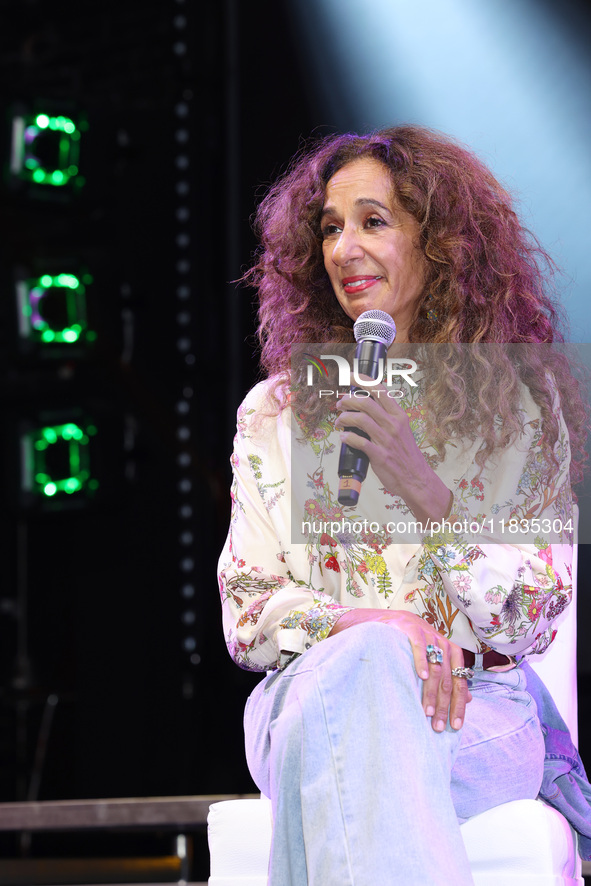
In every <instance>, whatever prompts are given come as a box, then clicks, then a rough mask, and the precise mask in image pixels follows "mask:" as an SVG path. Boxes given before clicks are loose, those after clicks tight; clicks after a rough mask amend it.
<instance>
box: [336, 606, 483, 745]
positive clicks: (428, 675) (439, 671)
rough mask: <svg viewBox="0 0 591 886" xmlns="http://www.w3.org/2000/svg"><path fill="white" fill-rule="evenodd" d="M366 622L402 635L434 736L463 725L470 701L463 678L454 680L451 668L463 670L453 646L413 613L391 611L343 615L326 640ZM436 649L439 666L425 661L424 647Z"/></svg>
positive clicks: (457, 649)
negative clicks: (439, 654)
mask: <svg viewBox="0 0 591 886" xmlns="http://www.w3.org/2000/svg"><path fill="white" fill-rule="evenodd" d="M367 621H377V622H382V623H383V624H389V625H391V626H392V627H394V628H397V629H398V630H399V631H402V632H403V633H404V634H406V636H407V637H408V639H409V642H410V645H411V648H412V653H413V657H414V665H415V670H416V672H417V674H418V676H419V677H420V678H421V680H423V681H424V685H423V697H422V704H423V710H424V711H425V714H426V716H427V717H431V725H432V727H433V729H434V730H435V732H443V730H444V729H445V725H446V723H447V722H448V720H449V723H450V725H451V727H452V729H461V727H462V726H463V724H464V716H465V712H466V705H467V704H468V702H469V701H471V700H472V696H471V694H470V691H469V689H468V682H467V680H466V679H464V678H463V677H453V676H452V673H451V671H452V668H461V667H463V666H464V653H463V651H462V648H461V647H460V646H458V645H457V644H456V643H452V642H451V641H450V640H448V639H446V638H445V637H443V636H442V635H441V634H439V633H438V632H437V631H436V630H435V628H433V627H432V626H431V625H430V624H428V623H427V622H426V621H424V619H422V618H420V617H419V616H418V615H414V614H413V613H412V612H404V611H403V610H395V609H394V610H391V609H353V610H351V611H349V612H345V613H344V615H342V616H341V617H340V618H339V620H338V621H337V623H336V624H335V626H334V627H333V629H332V631H331V632H330V634H329V636H331V637H332V636H334V635H335V634H338V633H340V632H341V631H345V630H347V629H348V628H352V627H354V626H355V625H356V624H360V623H361V622H367ZM428 645H432V646H438V647H439V648H440V649H441V650H442V652H443V662H442V663H441V664H431V663H430V662H429V661H428V660H427V646H428Z"/></svg>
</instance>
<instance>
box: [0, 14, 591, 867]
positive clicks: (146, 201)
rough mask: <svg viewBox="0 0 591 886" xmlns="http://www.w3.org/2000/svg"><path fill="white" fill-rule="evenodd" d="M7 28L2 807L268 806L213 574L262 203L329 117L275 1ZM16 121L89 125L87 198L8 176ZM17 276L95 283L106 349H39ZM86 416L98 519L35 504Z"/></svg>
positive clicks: (78, 507) (82, 508)
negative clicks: (169, 802)
mask: <svg viewBox="0 0 591 886" xmlns="http://www.w3.org/2000/svg"><path fill="white" fill-rule="evenodd" d="M263 13H265V14H264V15H263ZM0 16H1V19H2V28H1V29H0V108H1V111H2V115H1V117H0V126H1V130H0V161H1V162H2V166H3V178H2V184H1V189H2V195H1V200H0V321H1V322H0V404H1V421H2V436H1V440H0V469H1V471H2V480H3V483H2V488H3V490H4V494H3V496H2V501H1V503H0V515H1V517H0V518H1V520H2V532H1V536H0V544H1V546H2V547H1V562H2V584H1V587H0V801H10V800H24V799H41V800H44V799H69V798H92V797H118V796H119V797H124V796H130V797H133V796H160V795H173V794H206V793H234V792H241V791H244V792H248V791H254V790H256V788H255V786H254V785H253V783H252V782H251V780H250V777H249V775H248V772H247V770H246V765H245V761H244V753H243V744H242V725H241V724H242V708H243V704H244V699H245V697H246V695H247V694H248V692H249V691H250V689H251V688H252V687H253V686H254V685H255V683H256V682H257V680H258V679H259V678H258V676H257V675H253V674H248V673H245V672H242V671H240V670H239V669H238V668H237V667H236V666H235V665H234V664H233V663H232V662H231V661H230V659H229V657H228V655H227V652H226V649H225V645H224V641H223V636H222V632H221V624H220V613H219V597H218V591H217V580H216V575H215V571H216V562H217V556H218V553H219V550H220V549H221V547H222V545H223V541H224V538H225V533H226V527H227V521H228V516H229V496H228V488H229V483H230V472H229V462H228V459H229V455H230V450H231V440H232V436H233V433H234V420H235V412H236V408H237V406H238V404H239V402H240V400H241V399H242V397H243V395H244V393H245V392H246V391H247V390H248V388H249V387H250V386H251V384H252V383H253V381H254V380H255V378H256V372H257V370H256V343H255V338H254V327H255V319H254V310H253V305H252V293H250V292H249V291H248V290H247V289H244V288H241V287H239V286H237V285H236V284H235V283H233V282H232V281H235V280H236V279H237V278H238V277H239V276H240V274H241V271H242V270H243V269H244V268H245V267H246V265H247V264H248V261H249V258H250V256H251V253H252V251H253V249H254V247H255V243H254V240H253V238H252V234H251V232H250V226H249V217H250V215H251V213H252V211H253V208H254V206H255V203H256V196H257V193H260V192H261V191H262V190H264V187H265V186H266V185H267V184H268V183H269V182H270V181H271V180H272V179H273V178H274V177H275V176H276V175H277V173H278V172H280V171H281V169H282V168H284V166H285V164H286V163H287V161H288V159H289V158H290V156H292V154H293V153H294V151H295V150H296V149H297V147H298V145H299V144H300V142H301V139H302V138H308V137H310V136H312V135H317V134H324V133H326V132H329V131H331V130H332V129H333V128H335V127H334V123H333V121H332V120H331V111H330V109H328V108H323V107H322V106H321V105H320V104H319V103H318V102H316V101H315V100H314V98H313V96H314V95H315V94H316V93H315V90H314V84H309V83H308V82H307V81H306V79H305V76H304V74H305V70H306V60H305V58H304V57H303V56H302V53H301V52H300V51H299V49H298V41H297V40H296V38H295V37H294V36H293V32H292V27H291V25H292V23H291V19H290V17H289V14H288V9H287V4H286V3H285V2H283V0H275V2H273V3H272V4H245V3H240V2H237V0H236V2H234V0H227V2H224V3H222V2H220V3H216V4H196V3H188V2H174V0H157V2H151V3H145V2H140V0H125V2H121V0H118V2H113V0H101V2H100V3H98V2H94V0H91V2H89V0H86V2H84V4H80V3H74V2H71V0H68V2H60V3H48V2H42V0H18V2H16V0H12V2H7V0H1V2H0ZM19 108H20V109H23V108H24V109H28V110H30V111H46V112H47V113H50V114H53V113H55V114H58V113H63V114H66V115H69V116H71V117H72V118H73V119H76V120H78V119H83V118H84V119H87V120H88V130H87V131H86V132H84V133H83V137H82V141H81V161H80V166H81V173H82V174H83V175H84V178H85V184H84V186H83V187H82V188H81V189H80V191H79V192H76V191H75V190H74V189H72V188H63V189H58V188H51V187H48V186H34V185H29V184H25V183H24V182H22V181H19V180H17V179H15V178H14V176H11V175H10V171H9V168H8V166H9V156H10V138H11V136H10V132H11V130H10V127H11V121H12V118H13V116H14V114H15V113H16V110H15V109H19ZM22 268H25V269H28V270H29V271H30V272H31V273H37V272H38V273H42V272H43V270H44V269H45V268H54V269H56V270H57V271H68V272H71V273H78V272H79V271H82V270H84V269H87V270H89V271H90V273H91V274H92V277H93V282H92V284H91V285H90V286H89V289H88V306H89V315H90V318H91V321H92V326H93V328H94V329H96V331H97V340H96V342H95V343H94V344H92V345H91V344H88V345H85V346H82V347H79V346H77V347H72V348H68V347H67V346H66V347H62V348H61V349H60V348H56V347H55V346H54V347H50V346H38V347H36V348H32V349H28V350H26V349H23V347H22V342H20V341H19V338H18V334H17V305H16V298H15V284H14V280H15V274H16V273H17V272H18V270H19V269H22ZM71 417H78V418H80V417H88V418H90V419H92V421H93V422H94V424H95V425H96V427H97V435H96V438H94V439H93V448H92V451H91V457H92V469H93V472H94V475H95V476H96V477H97V478H98V479H99V481H100V486H99V490H98V492H97V494H96V495H94V496H92V497H89V496H86V495H85V494H79V495H78V496H69V497H68V496H61V497H60V496H57V497H56V499H55V500H51V501H49V500H44V498H43V497H42V496H37V497H35V496H26V495H24V494H23V491H22V482H21V455H20V449H19V446H20V438H21V436H22V433H23V429H25V428H26V427H35V426H41V425H43V424H44V423H47V422H49V423H52V422H53V423H56V422H59V421H61V420H68V419H69V418H71ZM586 561H587V558H586V556H584V557H583V558H582V564H581V570H580V576H581V582H580V585H581V586H580V598H581V606H580V611H581V613H582V619H586V621H585V622H584V623H585V624H588V614H589V613H588V604H586V603H585V590H586V569H585V566H586ZM581 659H582V664H581V671H580V675H579V685H580V705H581V742H580V743H581V748H582V751H583V755H584V756H585V755H586V756H587V759H589V754H590V751H591V749H589V750H588V749H587V736H586V730H585V728H584V724H585V723H586V721H587V719H588V717H589V715H590V713H591V686H590V681H591V670H590V668H589V665H588V664H587V662H586V659H585V658H584V657H583V656H582V657H581ZM48 699H50V701H49V703H48ZM40 736H41V742H40ZM0 849H2V851H4V852H8V853H13V852H14V849H15V846H14V845H13V843H12V841H10V840H7V839H4V842H2V841H0ZM31 851H32V852H33V853H35V852H46V851H48V849H47V845H46V843H45V842H44V841H43V839H42V838H35V840H34V841H33V845H32V849H31ZM202 876H205V874H202Z"/></svg>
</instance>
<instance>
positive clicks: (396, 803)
mask: <svg viewBox="0 0 591 886" xmlns="http://www.w3.org/2000/svg"><path fill="white" fill-rule="evenodd" d="M421 688H422V681H421V680H420V679H419V677H418V676H417V674H416V672H415V669H414V664H413V657H412V651H411V647H410V644H409V642H408V639H407V637H406V635H405V634H403V633H402V632H401V631H399V630H398V629H397V628H394V627H392V626H390V625H385V624H380V623H371V622H370V623H364V624H360V625H356V626H355V627H353V628H349V629H347V630H345V631H342V632H341V633H339V634H337V635H335V637H330V638H328V639H327V640H324V641H322V643H319V644H317V645H316V646H314V647H312V648H311V649H309V650H308V651H307V652H305V653H304V654H303V655H302V656H300V657H298V658H297V659H295V660H294V661H293V662H291V664H290V665H289V666H288V667H287V668H286V669H285V670H284V671H275V672H273V673H272V674H270V675H268V676H267V677H266V678H265V679H263V680H262V682H261V683H260V684H259V685H258V686H257V687H256V688H255V690H254V691H253V693H252V694H251V696H250V698H249V699H248V702H247V705H246V712H245V734H246V754H247V760H248V764H249V768H250V771H251V774H252V776H253V778H254V780H255V782H256V784H257V785H258V786H259V788H260V790H261V791H262V792H263V793H264V794H266V795H267V796H269V797H270V798H271V802H272V807H273V820H274V825H273V845H272V852H271V862H270V871H269V884H270V886H308V884H309V886H387V884H390V883H401V884H404V886H415V884H417V886H418V884H421V886H433V884H437V883H441V884H448V883H449V884H454V886H464V884H471V883H472V882H473V881H472V876H471V874H470V869H469V865H468V860H467V857H466V853H465V849H464V844H463V841H462V837H461V833H460V827H459V825H460V823H461V822H462V821H464V820H466V819H467V818H469V817H470V816H472V815H476V814H477V813H479V812H483V811H484V810H485V809H488V808H490V807H492V806H496V805H498V804H500V803H505V802H507V801H509V800H516V799H522V798H535V797H536V796H537V793H538V790H539V787H540V784H541V781H542V770H543V761H544V742H543V736H542V733H541V730H540V726H539V722H538V718H537V714H536V707H535V704H534V702H533V700H532V699H531V697H530V695H529V694H528V693H527V691H526V690H525V679H524V676H523V674H522V673H521V671H520V670H519V668H516V669H514V670H512V671H507V672H504V673H495V672H490V671H480V672H477V673H476V674H475V677H474V679H473V680H471V681H470V690H471V692H472V695H473V700H472V701H471V702H470V703H469V704H468V707H467V710H466V719H465V723H464V726H463V728H462V729H461V730H459V731H458V732H455V731H454V730H453V729H451V727H450V726H449V725H447V726H446V729H445V731H444V732H441V733H436V732H435V731H434V730H433V729H432V728H431V721H430V719H429V718H428V717H426V716H425V713H424V711H423V708H422V706H421ZM491 840H494V834H491Z"/></svg>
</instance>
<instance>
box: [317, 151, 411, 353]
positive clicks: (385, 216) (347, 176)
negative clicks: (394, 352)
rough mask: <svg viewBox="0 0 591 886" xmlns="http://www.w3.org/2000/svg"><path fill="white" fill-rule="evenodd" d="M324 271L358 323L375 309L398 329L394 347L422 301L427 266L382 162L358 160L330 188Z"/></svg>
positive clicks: (324, 223) (324, 226) (326, 205)
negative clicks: (366, 313) (363, 314)
mask: <svg viewBox="0 0 591 886" xmlns="http://www.w3.org/2000/svg"><path fill="white" fill-rule="evenodd" d="M321 230H322V238H323V239H322V251H323V255H324V267H325V268H326V272H327V274H328V276H329V277H330V282H331V283H332V287H333V289H334V292H335V295H336V297H337V299H338V301H339V304H340V305H341V307H342V308H343V310H344V311H345V313H346V314H347V315H348V316H349V317H351V319H352V320H356V319H357V318H358V317H359V315H360V314H362V313H363V312H364V311H368V310H370V309H373V308H378V309H379V310H382V311H386V312H387V313H388V314H390V316H391V317H393V318H394V321H395V323H396V329H397V334H396V341H397V342H407V341H408V330H409V328H410V325H411V323H412V321H413V319H414V317H415V314H416V311H417V308H418V305H419V303H420V301H421V300H422V296H423V290H424V281H425V276H426V260H425V257H424V255H423V253H422V251H421V250H420V248H419V247H418V241H419V225H418V222H417V221H415V219H414V218H413V217H412V216H411V215H409V214H408V213H407V212H405V211H404V210H403V209H401V208H400V206H399V205H398V203H397V201H396V199H395V197H394V193H393V187H392V180H391V178H390V174H389V172H388V169H387V168H386V167H385V166H384V165H383V164H382V163H380V162H379V161H378V160H374V159H372V158H363V159H359V160H354V161H353V162H351V163H348V164H347V165H346V166H343V167H342V168H341V169H339V171H338V172H335V174H334V175H333V177H332V178H331V179H330V180H329V182H328V184H327V186H326V195H325V199H324V208H323V210H322V219H321Z"/></svg>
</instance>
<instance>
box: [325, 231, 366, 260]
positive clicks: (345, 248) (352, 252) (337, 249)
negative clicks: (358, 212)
mask: <svg viewBox="0 0 591 886" xmlns="http://www.w3.org/2000/svg"><path fill="white" fill-rule="evenodd" d="M363 254H364V253H363V248H362V246H361V241H360V239H359V234H358V232H357V230H356V229H355V228H347V227H345V228H343V230H342V232H341V234H340V235H339V238H338V240H337V242H336V243H335V246H334V249H333V252H332V260H333V262H334V263H335V265H346V264H347V263H348V262H350V261H354V260H355V259H358V258H363Z"/></svg>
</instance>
